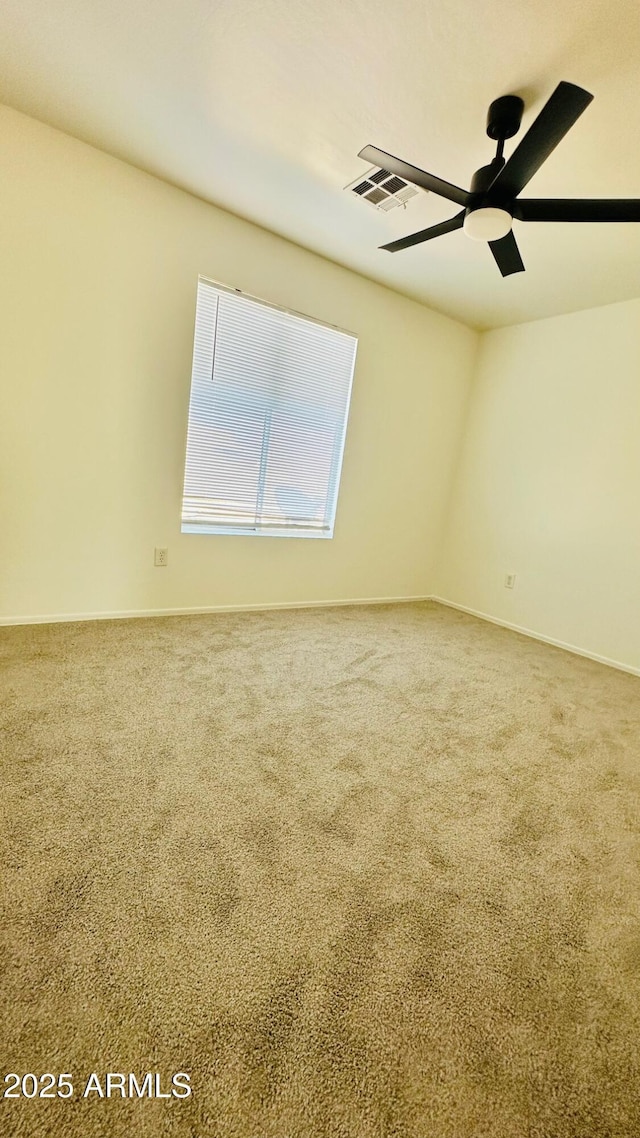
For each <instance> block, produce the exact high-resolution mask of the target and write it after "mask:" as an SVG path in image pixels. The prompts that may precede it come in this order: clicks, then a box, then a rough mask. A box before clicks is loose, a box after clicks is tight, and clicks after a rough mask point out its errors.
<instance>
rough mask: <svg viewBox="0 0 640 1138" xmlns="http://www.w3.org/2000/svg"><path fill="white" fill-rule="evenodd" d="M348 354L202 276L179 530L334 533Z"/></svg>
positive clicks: (342, 345) (304, 323)
mask: <svg viewBox="0 0 640 1138" xmlns="http://www.w3.org/2000/svg"><path fill="white" fill-rule="evenodd" d="M356 347H357V340H356V337H355V336H353V335H351V334H350V333H348V332H343V331H340V330H339V329H337V328H332V327H329V326H327V325H325V324H320V323H318V322H317V321H315V320H311V319H309V318H307V317H303V316H299V315H297V314H295V313H292V312H288V311H285V310H284V309H281V308H274V307H272V306H271V305H268V304H266V303H265V302H263V301H259V300H255V299H254V298H252V297H248V296H245V295H244V294H241V293H238V292H235V291H233V290H231V289H226V288H224V287H223V286H221V285H216V284H213V283H212V282H210V281H207V280H204V279H203V278H200V280H199V281H198V301H197V311H196V330H195V341H194V349H193V371H192V377H191V399H190V402H189V429H188V437H187V458H186V469H185V480H184V497H183V504H182V532H183V533H245V534H268V535H272V536H296V537H332V535H333V525H334V518H335V511H336V502H337V497H338V486H339V482H340V468H341V465H342V453H343V450H344V440H345V433H346V426H347V414H348V410H349V398H350V395H351V383H352V378H353V369H354V365H355V356H356Z"/></svg>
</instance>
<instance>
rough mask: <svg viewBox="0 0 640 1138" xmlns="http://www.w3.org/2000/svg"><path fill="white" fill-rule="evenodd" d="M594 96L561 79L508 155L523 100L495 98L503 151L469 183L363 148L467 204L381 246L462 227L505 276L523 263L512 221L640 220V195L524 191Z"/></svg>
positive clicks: (373, 158) (370, 157) (372, 158)
mask: <svg viewBox="0 0 640 1138" xmlns="http://www.w3.org/2000/svg"><path fill="white" fill-rule="evenodd" d="M592 99H593V95H591V94H590V93H589V91H585V90H584V89H583V88H582V87H577V86H576V85H575V84H574V83H565V82H562V83H559V84H558V86H557V87H556V89H555V91H554V92H553V94H552V95H551V96H550V98H549V99H548V100H547V102H546V103H545V105H544V107H543V108H542V110H541V111H540V114H539V115H538V117H537V118H536V119H535V120H534V122H533V123H532V124H531V126H530V127H529V130H528V131H527V133H526V134H525V135H524V137H523V138H522V139H521V140H520V142H519V144H518V146H517V147H516V149H515V150H514V151H513V153H512V154H511V155H510V157H509V158H508V159H506V160H505V158H504V153H503V151H504V143H505V141H506V140H507V139H508V138H513V136H514V135H515V134H517V133H518V130H519V129H520V123H521V121H522V112H523V110H524V103H523V101H522V99H521V98H520V97H519V96H518V95H502V96H501V97H500V98H499V99H495V100H494V102H493V103H492V104H491V106H490V107H489V112H488V114H487V134H488V136H489V138H491V139H493V141H494V142H497V148H496V154H495V157H494V158H493V160H492V161H491V162H490V163H489V164H488V165H487V166H481V167H480V169H479V170H476V172H475V174H474V175H473V178H472V179H471V188H470V189H469V190H464V189H462V188H461V187H460V186H454V185H453V184H452V183H451V182H446V181H444V180H443V179H442V178H437V177H436V176H435V175H434V174H428V173H427V171H426V170H421V169H420V168H419V167H418V166H412V165H411V164H410V163H409V162H404V161H403V160H402V159H400V158H395V157H394V156H393V155H392V154H387V153H386V152H385V151H384V150H379V149H378V148H377V147H375V146H365V147H364V149H363V150H361V151H360V154H359V155H358V157H359V158H363V159H364V160H365V161H367V162H371V163H374V164H376V165H378V166H380V167H382V168H384V169H385V170H388V171H389V172H390V173H392V174H395V175H397V177H399V178H403V179H404V180H405V181H406V182H410V183H412V184H413V185H414V186H420V187H421V188H422V189H424V190H430V191H431V192H432V193H434V194H438V195H439V196H440V197H443V198H446V199H447V200H448V201H452V202H455V203H456V204H457V205H459V206H462V209H461V210H460V212H459V213H457V214H455V215H454V216H453V217H451V218H449V219H448V220H447V221H441V222H439V223H438V224H437V225H431V226H429V228H428V229H421V230H420V231H419V232H418V233H411V234H409V236H408V237H401V238H399V239H398V240H397V241H390V242H389V243H388V244H387V245H382V246H381V248H382V249H385V250H387V251H388V252H390V253H398V252H399V251H400V250H401V249H408V248H409V247H410V246H412V245H420V244H422V242H423V241H431V240H432V239H433V238H434V237H441V236H442V235H444V234H445V233H452V232H453V231H454V230H456V229H462V230H463V232H464V233H465V234H466V236H467V237H470V238H471V240H472V241H485V242H487V244H488V245H489V248H490V250H491V253H492V254H493V258H494V260H495V262H496V264H497V266H498V268H499V269H500V272H501V273H502V276H503V277H507V276H511V274H512V273H521V272H523V270H524V264H523V262H522V258H521V256H520V252H519V250H518V246H517V244H516V239H515V237H514V234H513V231H512V221H513V219H514V218H516V219H517V220H518V221H574V222H579V221H587V222H601V221H609V222H611V221H640V199H635V198H621V199H615V198H614V199H587V198H565V199H562V198H560V199H559V198H548V199H544V198H520V196H519V195H520V193H521V192H522V190H523V189H524V188H525V186H526V185H527V183H528V182H530V180H531V178H533V176H534V174H535V173H536V172H537V171H538V170H539V168H540V166H541V165H542V163H543V162H544V161H545V159H546V158H548V157H549V155H550V154H551V152H552V151H553V150H555V148H556V146H557V145H558V143H559V142H560V141H561V140H562V139H563V138H564V136H565V134H566V133H567V131H569V130H570V129H571V127H572V126H573V125H574V123H575V122H576V121H577V120H578V118H579V117H580V115H581V114H582V112H583V111H584V110H585V109H586V108H587V107H588V106H589V103H590V102H591V100H592Z"/></svg>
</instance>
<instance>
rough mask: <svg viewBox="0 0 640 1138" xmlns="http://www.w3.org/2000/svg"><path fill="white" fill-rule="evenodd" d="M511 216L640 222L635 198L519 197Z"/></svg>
mask: <svg viewBox="0 0 640 1138" xmlns="http://www.w3.org/2000/svg"><path fill="white" fill-rule="evenodd" d="M513 216H514V217H517V218H518V219H519V220H520V221H640V199H638V198H608V199H607V198H600V199H598V198H556V199H554V198H522V199H521V200H520V201H517V202H515V204H514V210H513Z"/></svg>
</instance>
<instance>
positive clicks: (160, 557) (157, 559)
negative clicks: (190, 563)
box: [153, 546, 169, 569]
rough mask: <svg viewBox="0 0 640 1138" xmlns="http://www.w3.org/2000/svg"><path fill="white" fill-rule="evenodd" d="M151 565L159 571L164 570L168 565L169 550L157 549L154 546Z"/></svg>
mask: <svg viewBox="0 0 640 1138" xmlns="http://www.w3.org/2000/svg"><path fill="white" fill-rule="evenodd" d="M153 564H154V565H156V566H157V567H158V568H159V569H164V568H166V566H167V565H168V564H169V550H168V549H158V548H157V546H156V551H155V554H154V558H153Z"/></svg>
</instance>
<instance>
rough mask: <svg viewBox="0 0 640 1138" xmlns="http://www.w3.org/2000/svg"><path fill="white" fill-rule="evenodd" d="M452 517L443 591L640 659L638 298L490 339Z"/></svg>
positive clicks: (544, 630) (625, 658)
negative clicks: (512, 576)
mask: <svg viewBox="0 0 640 1138" xmlns="http://www.w3.org/2000/svg"><path fill="white" fill-rule="evenodd" d="M448 517H449V522H448V528H447V532H446V539H445V543H444V548H443V555H442V559H441V562H440V566H439V570H438V573H437V582H436V592H437V593H438V594H439V595H440V596H442V597H444V598H447V599H449V600H452V601H455V602H457V603H458V604H461V605H464V606H467V607H469V608H471V609H474V610H476V611H479V612H481V613H485V614H488V615H490V616H492V617H495V618H498V619H499V620H503V621H507V622H510V623H513V624H516V625H519V626H521V627H524V628H527V629H530V630H532V631H533V632H536V633H538V634H541V635H543V636H547V637H549V638H552V639H554V640H557V641H561V642H564V643H567V644H570V645H574V646H576V647H578V648H580V649H582V650H583V651H586V652H590V653H593V654H595V655H599V656H602V657H606V658H608V659H611V660H614V661H617V662H619V663H621V664H625V665H627V666H629V667H632V668H640V300H634V301H628V302H625V303H622V304H615V305H611V306H609V307H606V308H599V309H594V310H592V311H588V312H578V313H574V314H571V315H569V316H560V317H554V318H552V319H549V320H541V321H538V322H535V323H531V324H524V325H521V326H519V327H514V328H505V329H500V330H498V331H493V332H489V333H486V334H485V335H484V336H483V337H482V340H481V348H480V353H479V358H478V369H477V374H476V377H475V381H474V389H473V396H472V400H471V401H470V405H469V414H468V421H467V427H466V431H465V436H464V443H463V447H462V451H461V455H460V461H459V465H458V470H457V476H456V481H455V489H454V491H453V494H452V498H451V503H450V508H449V509H448ZM510 572H513V573H516V574H517V580H516V586H515V588H514V589H513V591H511V590H509V589H506V588H505V587H504V576H505V574H506V573H510Z"/></svg>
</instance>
